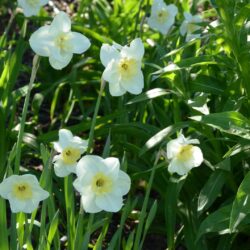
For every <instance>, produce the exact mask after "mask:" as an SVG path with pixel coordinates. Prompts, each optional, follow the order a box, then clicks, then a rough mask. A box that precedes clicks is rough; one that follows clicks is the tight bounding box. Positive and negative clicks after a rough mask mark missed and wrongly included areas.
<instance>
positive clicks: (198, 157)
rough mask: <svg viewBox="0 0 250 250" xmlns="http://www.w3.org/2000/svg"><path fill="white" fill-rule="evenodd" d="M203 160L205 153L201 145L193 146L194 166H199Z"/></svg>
mask: <svg viewBox="0 0 250 250" xmlns="http://www.w3.org/2000/svg"><path fill="white" fill-rule="evenodd" d="M202 162H203V154H202V151H201V149H200V148H199V147H197V146H193V147H192V167H199V166H200V165H201V163H202Z"/></svg>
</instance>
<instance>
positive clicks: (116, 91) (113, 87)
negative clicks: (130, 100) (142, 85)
mask: <svg viewBox="0 0 250 250" xmlns="http://www.w3.org/2000/svg"><path fill="white" fill-rule="evenodd" d="M109 92H110V94H111V95H112V96H122V95H124V94H125V93H126V90H125V89H124V88H123V87H122V86H121V84H120V82H119V81H118V82H109Z"/></svg>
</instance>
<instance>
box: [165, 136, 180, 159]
mask: <svg viewBox="0 0 250 250" xmlns="http://www.w3.org/2000/svg"><path fill="white" fill-rule="evenodd" d="M180 147H181V145H180V142H179V140H178V138H177V139H174V140H171V141H169V142H168V144H167V158H168V159H172V158H174V157H175V156H176V155H177V154H178V152H179V151H180Z"/></svg>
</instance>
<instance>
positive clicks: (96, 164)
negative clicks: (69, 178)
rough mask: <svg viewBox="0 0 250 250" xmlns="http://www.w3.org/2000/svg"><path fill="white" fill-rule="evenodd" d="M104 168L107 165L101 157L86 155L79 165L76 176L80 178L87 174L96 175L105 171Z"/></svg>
mask: <svg viewBox="0 0 250 250" xmlns="http://www.w3.org/2000/svg"><path fill="white" fill-rule="evenodd" d="M104 167H105V163H104V161H103V159H102V158H101V157H100V156H97V155H85V156H83V157H82V158H81V159H80V161H79V162H78V163H77V166H76V174H77V176H79V177H81V176H83V175H84V174H85V173H86V172H89V173H93V175H94V174H95V173H98V172H100V171H101V170H103V168H104Z"/></svg>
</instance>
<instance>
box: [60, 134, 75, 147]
mask: <svg viewBox="0 0 250 250" xmlns="http://www.w3.org/2000/svg"><path fill="white" fill-rule="evenodd" d="M72 140H73V134H72V132H71V131H70V130H68V129H60V130H59V144H60V146H61V147H62V148H66V147H68V146H69V144H70V142H71V141H72Z"/></svg>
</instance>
